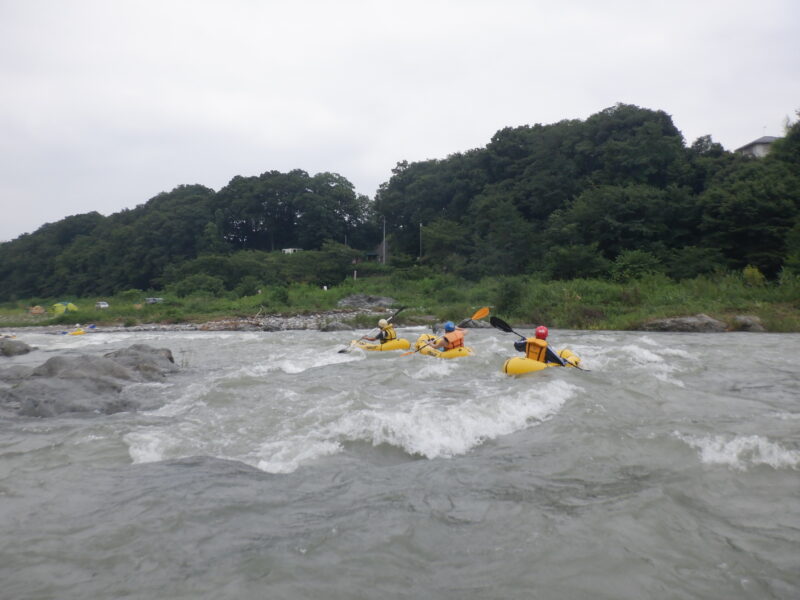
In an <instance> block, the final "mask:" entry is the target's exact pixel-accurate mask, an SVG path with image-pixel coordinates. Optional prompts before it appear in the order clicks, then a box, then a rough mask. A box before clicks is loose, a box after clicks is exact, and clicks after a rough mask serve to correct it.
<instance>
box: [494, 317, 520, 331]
mask: <svg viewBox="0 0 800 600" xmlns="http://www.w3.org/2000/svg"><path fill="white" fill-rule="evenodd" d="M489 323H491V325H492V327H495V328H497V329H500V330H502V331H505V332H506V333H514V330H513V329H511V325H509V324H508V323H506V322H505V321H503V319H501V318H500V317H492V318H491V319H489Z"/></svg>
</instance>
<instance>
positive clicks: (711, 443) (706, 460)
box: [673, 431, 800, 471]
mask: <svg viewBox="0 0 800 600" xmlns="http://www.w3.org/2000/svg"><path fill="white" fill-rule="evenodd" d="M673 435H674V436H675V437H676V438H678V439H679V440H681V441H682V442H684V443H686V444H688V445H689V446H690V447H692V448H694V449H696V450H697V451H698V455H699V457H700V461H701V462H702V463H703V464H707V465H727V466H729V467H731V468H733V469H736V470H740V471H745V470H747V469H748V468H749V467H751V466H757V465H767V466H770V467H772V468H773V469H797V468H799V467H800V451H798V450H788V449H786V448H784V447H783V446H781V445H780V444H777V443H775V442H771V441H770V440H768V439H767V438H764V437H762V436H759V435H746V436H733V437H729V436H724V435H715V436H690V435H683V434H681V433H679V432H677V431H676V432H674V434H673Z"/></svg>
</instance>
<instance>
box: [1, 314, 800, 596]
mask: <svg viewBox="0 0 800 600" xmlns="http://www.w3.org/2000/svg"><path fill="white" fill-rule="evenodd" d="M422 331H423V330H422V329H414V328H408V329H400V330H399V333H400V335H401V336H404V337H407V338H409V339H411V340H412V341H413V340H414V339H416V337H417V335H418V334H419V333H421V332H422ZM523 333H530V332H529V331H527V330H523ZM17 334H18V337H19V339H21V340H23V341H26V342H27V343H29V344H31V345H34V346H37V347H38V348H39V349H38V350H37V351H34V352H31V353H30V354H27V355H23V356H19V357H14V358H9V359H5V362H4V363H3V364H6V365H8V364H25V365H38V364H41V363H42V362H44V360H46V359H47V358H48V357H50V356H54V355H55V354H57V353H63V354H68V355H75V354H78V353H85V354H103V353H106V352H109V351H111V350H116V349H119V348H123V347H126V346H129V345H131V344H133V343H145V344H149V345H151V346H155V347H164V348H169V349H170V350H171V351H172V353H173V355H174V357H175V360H176V363H177V364H179V365H180V367H181V368H180V371H179V372H178V373H177V374H173V375H170V376H169V378H168V379H167V381H166V382H165V383H147V384H133V385H131V386H129V387H128V388H126V389H125V390H124V391H123V393H124V394H130V395H131V396H132V397H135V398H137V399H141V400H143V401H145V402H146V405H147V407H148V408H147V409H146V410H141V411H138V412H133V413H128V412H126V413H117V414H112V415H99V414H92V415H71V416H62V417H58V418H48V419H31V418H5V419H3V420H1V421H0V427H2V429H1V430H0V527H1V529H0V531H2V537H1V538H0V539H1V540H2V541H0V598H2V599H8V600H12V599H13V600H28V599H29V600H33V599H51V598H52V599H58V600H64V599H88V598H135V599H139V598H141V599H153V598H159V599H167V598H168V599H187V600H188V599H192V600H198V599H209V600H211V599H214V600H219V599H223V598H231V599H234V598H235V599H239V600H241V599H250V598H253V599H255V598H271V599H272V598H274V599H307V598H319V599H326V600H338V599H341V600H345V599H347V600H353V599H360V598H364V599H367V598H369V599H371V598H376V599H377V598H379V599H381V600H386V599H394V598H409V599H412V598H413V599H417V598H425V599H439V598H442V599H451V598H452V599H454V600H455V599H458V600H464V599H517V598H519V599H531V598H542V599H550V598H564V599H567V598H568V599H572V600H575V599H578V600H579V599H584V598H585V599H590V598H591V599H598V598H599V599H605V598H607V599H614V600H620V599H637V600H639V599H647V598H658V599H662V598H669V599H683V598H685V599H697V598H707V599H716V598H719V599H726V600H729V599H731V598H753V599H764V598H780V599H787V600H789V599H792V600H796V599H797V598H800V403H798V398H800V370H798V366H797V357H798V356H800V334H754V333H724V334H686V333H646V334H644V333H640V332H594V331H565V330H551V334H550V340H551V343H552V344H553V346H554V347H555V348H556V349H560V348H563V347H569V348H570V349H572V350H573V351H574V352H575V353H577V354H578V355H579V356H581V357H582V359H583V363H582V366H583V367H585V369H587V370H585V371H579V370H576V369H560V368H559V369H548V370H546V371H543V372H541V373H538V374H535V375H531V376H528V377H523V378H511V377H508V376H506V375H504V374H502V373H501V372H500V368H501V365H502V363H503V361H504V359H505V358H506V357H508V356H512V355H516V353H515V352H514V350H513V345H512V344H513V341H514V339H515V336H513V335H511V334H505V333H502V332H500V331H497V330H494V329H491V330H470V331H469V333H468V335H467V342H468V344H469V345H471V346H472V347H473V348H474V349H475V351H476V355H475V356H473V357H468V358H461V359H458V360H451V361H447V360H439V359H434V358H430V357H426V356H421V355H419V354H416V355H410V356H404V357H403V356H400V354H401V353H399V352H393V353H378V352H371V353H365V352H363V351H360V350H356V351H353V352H351V353H339V352H337V351H338V350H339V349H341V348H342V347H343V344H344V343H346V342H348V341H349V339H350V337H349V335H348V334H347V333H341V332H339V333H321V332H318V331H289V332H281V333H261V332H258V333H243V332H138V333H125V332H117V333H103V332H100V333H93V334H88V335H83V336H59V335H48V334H45V333H42V332H33V331H32V332H25V331H17ZM350 335H352V334H350Z"/></svg>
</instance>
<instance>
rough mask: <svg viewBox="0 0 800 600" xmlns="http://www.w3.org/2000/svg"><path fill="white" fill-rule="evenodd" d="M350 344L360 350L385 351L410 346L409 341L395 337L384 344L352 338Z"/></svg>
mask: <svg viewBox="0 0 800 600" xmlns="http://www.w3.org/2000/svg"><path fill="white" fill-rule="evenodd" d="M350 346H351V347H352V346H357V347H359V348H361V349H362V350H377V351H381V352H386V351H389V350H408V349H409V348H410V347H411V342H409V341H408V340H407V339H405V338H397V339H394V340H389V341H388V342H386V343H384V344H376V343H375V342H368V341H367V340H353V341H352V342H350Z"/></svg>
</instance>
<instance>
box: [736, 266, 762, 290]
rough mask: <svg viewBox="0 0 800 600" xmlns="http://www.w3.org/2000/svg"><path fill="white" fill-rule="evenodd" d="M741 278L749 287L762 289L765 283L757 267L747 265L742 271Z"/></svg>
mask: <svg viewBox="0 0 800 600" xmlns="http://www.w3.org/2000/svg"><path fill="white" fill-rule="evenodd" d="M742 277H744V282H745V284H746V285H749V286H751V287H763V286H764V284H765V283H766V282H767V278H766V277H764V275H763V273H761V271H759V269H758V267H754V266H753V265H747V266H746V267H745V268H744V270H743V271H742Z"/></svg>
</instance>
